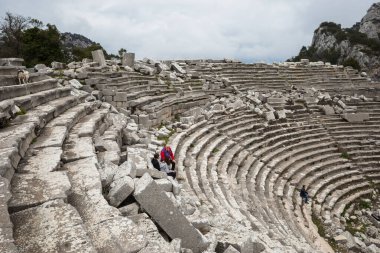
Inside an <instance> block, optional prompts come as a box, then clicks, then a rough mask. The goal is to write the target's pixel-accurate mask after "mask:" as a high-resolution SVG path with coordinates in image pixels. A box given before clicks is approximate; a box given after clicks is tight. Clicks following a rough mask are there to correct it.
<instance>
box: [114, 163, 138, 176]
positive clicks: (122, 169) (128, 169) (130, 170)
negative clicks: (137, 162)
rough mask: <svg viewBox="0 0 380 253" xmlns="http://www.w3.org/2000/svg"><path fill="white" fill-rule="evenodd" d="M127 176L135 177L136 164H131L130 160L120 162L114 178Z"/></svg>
mask: <svg viewBox="0 0 380 253" xmlns="http://www.w3.org/2000/svg"><path fill="white" fill-rule="evenodd" d="M123 176H129V177H131V178H135V177H136V166H134V164H132V163H131V162H130V161H125V162H124V163H122V164H121V165H120V166H119V168H118V169H117V171H116V172H115V176H114V177H115V178H118V177H123Z"/></svg>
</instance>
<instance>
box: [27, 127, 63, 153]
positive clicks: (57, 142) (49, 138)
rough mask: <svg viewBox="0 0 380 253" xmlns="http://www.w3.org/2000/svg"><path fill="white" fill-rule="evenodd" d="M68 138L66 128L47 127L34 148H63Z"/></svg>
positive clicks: (34, 144)
mask: <svg viewBox="0 0 380 253" xmlns="http://www.w3.org/2000/svg"><path fill="white" fill-rule="evenodd" d="M66 136H67V127H66V126H55V127H45V128H44V129H43V130H42V131H41V134H40V135H39V136H38V138H37V141H36V142H35V143H33V145H32V147H33V148H45V147H62V145H63V142H64V141H65V138H66Z"/></svg>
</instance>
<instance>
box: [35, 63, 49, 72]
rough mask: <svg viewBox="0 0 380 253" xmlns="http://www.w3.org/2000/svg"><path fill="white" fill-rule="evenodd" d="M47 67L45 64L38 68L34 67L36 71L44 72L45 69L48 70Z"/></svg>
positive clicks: (37, 66)
mask: <svg viewBox="0 0 380 253" xmlns="http://www.w3.org/2000/svg"><path fill="white" fill-rule="evenodd" d="M46 68H47V67H46V65H45V64H37V65H36V66H34V69H35V70H37V71H39V70H43V69H46Z"/></svg>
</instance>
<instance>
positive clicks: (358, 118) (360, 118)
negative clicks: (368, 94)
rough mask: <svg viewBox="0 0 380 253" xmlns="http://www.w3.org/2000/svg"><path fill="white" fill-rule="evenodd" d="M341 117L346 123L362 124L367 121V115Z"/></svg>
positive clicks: (353, 114) (345, 114)
mask: <svg viewBox="0 0 380 253" xmlns="http://www.w3.org/2000/svg"><path fill="white" fill-rule="evenodd" d="M341 117H342V118H343V119H345V120H346V121H348V122H363V121H366V120H369V113H344V114H342V115H341Z"/></svg>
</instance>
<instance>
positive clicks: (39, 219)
mask: <svg viewBox="0 0 380 253" xmlns="http://www.w3.org/2000/svg"><path fill="white" fill-rule="evenodd" d="M11 220H12V223H13V224H14V239H15V244H16V246H17V247H18V250H19V252H20V253H37V252H41V253H45V252H46V253H47V252H84V253H96V252H97V251H96V250H95V248H94V246H93V244H92V242H91V240H90V238H89V237H88V236H87V232H86V230H85V228H84V226H83V222H82V219H81V217H80V216H79V214H78V212H77V211H76V210H75V208H74V207H72V206H71V205H69V204H66V203H64V201H63V200H54V201H49V202H46V203H44V204H42V205H40V206H37V207H33V208H29V209H27V210H24V211H20V212H17V213H14V214H12V215H11Z"/></svg>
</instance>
